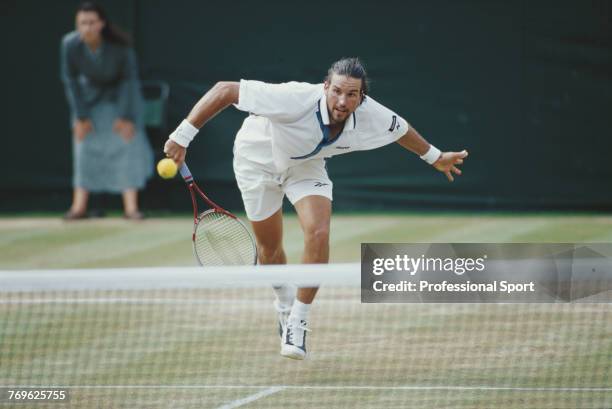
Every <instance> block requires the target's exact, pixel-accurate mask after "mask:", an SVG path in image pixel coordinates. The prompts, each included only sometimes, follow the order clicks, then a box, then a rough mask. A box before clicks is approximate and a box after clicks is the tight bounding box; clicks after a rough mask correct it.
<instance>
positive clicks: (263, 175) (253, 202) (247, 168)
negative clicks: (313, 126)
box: [234, 153, 333, 222]
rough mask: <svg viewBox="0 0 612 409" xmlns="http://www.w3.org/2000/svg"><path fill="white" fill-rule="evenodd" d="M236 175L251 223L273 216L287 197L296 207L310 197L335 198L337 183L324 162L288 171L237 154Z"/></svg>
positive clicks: (302, 164) (235, 158)
mask: <svg viewBox="0 0 612 409" xmlns="http://www.w3.org/2000/svg"><path fill="white" fill-rule="evenodd" d="M234 174H235V175H236V181H237V182H238V187H239V188H240V192H241V193H242V201H243V202H244V209H245V211H246V214H247V217H248V218H249V220H251V221H254V222H258V221H262V220H265V219H267V218H268V217H270V216H272V215H273V214H274V213H276V211H278V209H280V208H281V206H282V205H283V198H284V197H285V195H287V198H288V199H289V201H290V202H291V204H295V203H296V202H298V201H299V200H300V199H302V198H304V197H306V196H317V195H318V196H324V197H326V198H328V199H329V200H333V199H332V190H333V183H332V181H331V180H329V177H328V176H327V169H325V160H324V159H311V160H305V161H304V162H302V163H300V164H299V165H297V166H293V167H291V168H289V169H287V170H286V171H284V172H276V170H275V169H274V170H273V169H272V167H270V166H266V165H262V164H259V163H256V162H252V161H250V160H248V159H246V158H244V157H242V156H240V155H238V154H237V153H235V154H234Z"/></svg>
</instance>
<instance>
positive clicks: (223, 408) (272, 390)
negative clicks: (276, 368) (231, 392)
mask: <svg viewBox="0 0 612 409" xmlns="http://www.w3.org/2000/svg"><path fill="white" fill-rule="evenodd" d="M283 389H285V387H283V386H272V387H270V388H268V389H265V390H263V391H261V392H257V393H254V394H253V395H249V396H247V397H246V398H242V399H237V400H235V401H232V402H230V403H227V404H225V405H223V406H219V408H218V409H233V408H237V407H239V406H242V405H246V404H247V403H251V402H253V401H256V400H257V399H261V398H265V397H266V396H269V395H272V394H273V393H277V392H280V391H282V390H283Z"/></svg>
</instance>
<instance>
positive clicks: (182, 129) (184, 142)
mask: <svg viewBox="0 0 612 409" xmlns="http://www.w3.org/2000/svg"><path fill="white" fill-rule="evenodd" d="M199 131H200V130H199V129H198V128H196V127H195V126H193V125H191V124H190V123H189V121H187V120H186V119H183V122H181V124H180V125H179V126H178V127H177V128H176V130H175V131H174V132H172V133H171V134H170V139H171V140H173V141H174V142H176V143H178V144H179V145H181V146H182V147H183V148H186V147H188V146H189V143H190V142H191V141H193V138H195V136H196V135H197V134H198V132H199Z"/></svg>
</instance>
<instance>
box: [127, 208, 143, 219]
mask: <svg viewBox="0 0 612 409" xmlns="http://www.w3.org/2000/svg"><path fill="white" fill-rule="evenodd" d="M123 218H124V219H127V220H144V219H145V215H144V213H141V212H139V211H138V210H137V211H135V212H132V213H125V214H124V215H123Z"/></svg>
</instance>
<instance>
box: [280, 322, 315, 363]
mask: <svg viewBox="0 0 612 409" xmlns="http://www.w3.org/2000/svg"><path fill="white" fill-rule="evenodd" d="M307 332H310V330H309V329H308V327H307V324H306V321H304V320H299V321H297V320H296V321H294V320H287V325H286V326H285V330H284V331H283V339H282V343H281V355H282V356H284V357H286V358H291V359H304V358H305V357H306V333H307Z"/></svg>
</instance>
